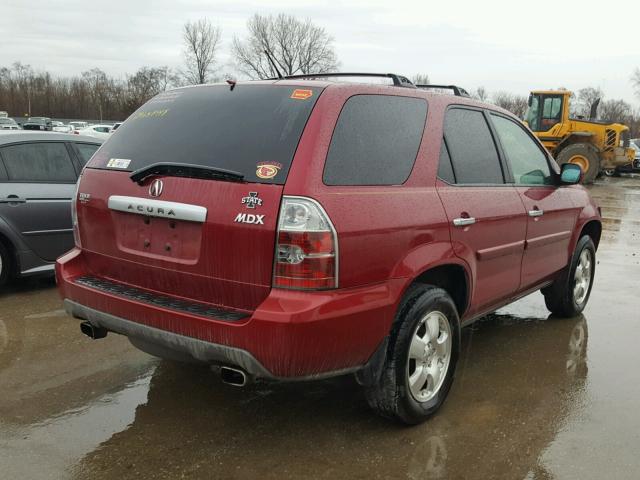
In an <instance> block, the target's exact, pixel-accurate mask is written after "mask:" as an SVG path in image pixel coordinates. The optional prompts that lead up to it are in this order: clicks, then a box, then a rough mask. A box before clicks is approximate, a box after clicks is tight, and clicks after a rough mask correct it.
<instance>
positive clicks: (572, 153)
mask: <svg viewBox="0 0 640 480" xmlns="http://www.w3.org/2000/svg"><path fill="white" fill-rule="evenodd" d="M558 163H559V164H560V166H562V165H563V164H565V163H573V164H576V165H579V166H580V168H581V169H582V175H583V177H582V183H593V181H594V180H595V179H596V177H597V176H598V173H600V156H599V155H598V152H597V150H596V149H595V148H594V147H593V146H592V145H589V144H588V143H574V144H572V145H569V146H567V147H565V148H563V149H562V150H561V151H560V153H559V154H558Z"/></svg>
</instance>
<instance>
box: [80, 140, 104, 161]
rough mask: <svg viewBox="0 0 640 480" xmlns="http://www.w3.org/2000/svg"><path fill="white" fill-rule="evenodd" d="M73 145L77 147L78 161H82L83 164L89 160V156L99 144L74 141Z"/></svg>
mask: <svg viewBox="0 0 640 480" xmlns="http://www.w3.org/2000/svg"><path fill="white" fill-rule="evenodd" d="M75 146H76V148H77V149H78V154H79V155H78V156H79V157H80V162H81V163H82V165H85V164H86V163H87V162H88V161H89V159H90V158H91V156H92V155H93V154H94V153H96V150H98V147H99V146H100V145H94V144H91V143H76V144H75Z"/></svg>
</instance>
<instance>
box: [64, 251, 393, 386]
mask: <svg viewBox="0 0 640 480" xmlns="http://www.w3.org/2000/svg"><path fill="white" fill-rule="evenodd" d="M92 273H93V272H88V271H87V268H86V266H85V264H84V261H83V258H82V252H81V251H80V250H78V249H74V250H72V251H71V252H69V253H68V254H66V255H64V256H63V257H61V258H60V259H59V260H58V262H57V265H56V275H57V280H58V286H59V289H60V293H61V295H62V297H63V299H64V302H65V308H66V310H67V312H68V313H69V314H70V315H71V316H73V317H76V318H80V319H85V320H87V321H89V322H91V323H92V324H94V325H96V326H100V327H103V328H106V329H107V330H110V331H113V332H116V333H120V334H123V335H126V336H129V337H132V338H134V339H137V340H141V341H144V342H148V343H152V344H156V345H159V346H162V347H164V348H169V349H171V350H174V351H176V352H180V353H183V354H184V353H186V354H188V355H190V356H191V357H193V358H194V359H196V360H198V361H202V362H205V363H210V364H218V365H229V366H236V367H240V368H242V369H244V370H246V371H247V372H248V373H249V374H251V375H253V376H255V377H258V378H267V379H274V380H306V379H311V378H320V377H327V376H335V375H341V374H344V373H348V372H353V371H357V370H359V369H360V368H362V367H363V366H364V365H366V364H367V362H368V360H369V359H370V358H371V357H372V356H373V354H374V353H375V352H376V349H377V348H378V346H379V345H380V344H381V343H382V342H383V340H384V339H385V337H386V335H387V334H388V332H389V328H390V326H391V322H392V320H393V316H394V313H395V309H396V304H397V300H398V299H399V297H400V294H401V291H402V289H403V287H404V284H405V280H404V279H396V280H391V281H389V282H386V283H382V284H376V285H371V286H367V287H361V288H354V289H342V290H333V291H323V292H297V291H291V290H280V289H272V290H271V292H270V294H269V295H268V297H267V298H266V299H265V300H264V301H263V302H262V303H261V304H260V305H259V306H258V308H257V309H256V310H255V311H253V312H250V315H249V316H247V317H246V318H245V319H242V320H240V321H224V320H218V319H215V318H211V317H204V316H200V315H192V314H189V313H188V312H182V311H175V310H170V309H168V308H163V307H162V306H157V305H149V304H148V303H146V304H145V303H141V302H139V301H136V300H135V299H131V298H126V297H122V296H118V295H116V294H113V293H110V292H104V291H100V290H96V289H94V288H91V287H89V286H87V285H82V284H79V283H76V282H75V280H76V279H78V278H80V277H82V276H83V275H87V274H92Z"/></svg>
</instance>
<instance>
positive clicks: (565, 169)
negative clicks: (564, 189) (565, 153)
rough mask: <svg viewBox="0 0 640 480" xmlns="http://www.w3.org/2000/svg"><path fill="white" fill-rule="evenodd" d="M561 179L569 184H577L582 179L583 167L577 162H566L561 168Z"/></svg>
mask: <svg viewBox="0 0 640 480" xmlns="http://www.w3.org/2000/svg"><path fill="white" fill-rule="evenodd" d="M560 180H561V181H562V183H565V184H567V185H575V184H576V183H580V180H582V169H581V168H580V166H578V165H576V164H575V163H564V164H563V165H562V168H561V173H560Z"/></svg>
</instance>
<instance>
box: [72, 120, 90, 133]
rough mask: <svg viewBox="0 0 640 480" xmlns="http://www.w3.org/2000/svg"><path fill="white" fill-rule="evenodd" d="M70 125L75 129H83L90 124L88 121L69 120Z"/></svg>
mask: <svg viewBox="0 0 640 480" xmlns="http://www.w3.org/2000/svg"><path fill="white" fill-rule="evenodd" d="M69 126H71V128H73V129H74V130H76V131H78V130H82V129H83V128H87V127H88V126H89V124H88V123H87V122H69Z"/></svg>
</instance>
